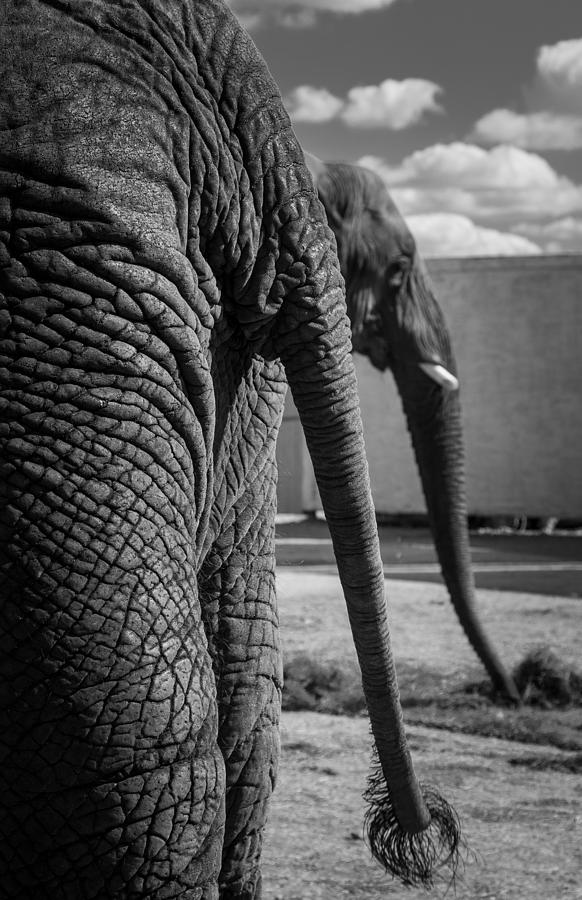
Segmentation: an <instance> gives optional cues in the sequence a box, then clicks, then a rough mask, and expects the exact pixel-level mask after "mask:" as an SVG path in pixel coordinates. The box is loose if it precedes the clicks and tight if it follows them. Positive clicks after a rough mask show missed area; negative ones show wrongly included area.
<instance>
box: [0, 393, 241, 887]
mask: <svg viewBox="0 0 582 900" xmlns="http://www.w3.org/2000/svg"><path fill="white" fill-rule="evenodd" d="M89 395H90V388H89V389H88V390H87V397H89ZM29 402H30V398H29ZM47 406H48V404H47ZM54 409H57V407H56V405H55V407H54ZM152 409H153V407H152ZM50 412H51V409H50V407H49V413H50ZM49 413H45V415H44V417H43V418H42V419H40V418H39V422H38V424H37V428H36V430H34V429H33V428H32V425H31V426H30V427H29V431H28V433H27V440H24V439H23V438H21V437H19V433H20V432H22V430H23V426H22V425H21V424H20V422H21V421H22V412H21V411H20V410H19V409H18V408H17V409H16V410H15V425H14V428H13V432H14V434H15V435H16V437H14V438H13V439H12V440H7V441H5V442H3V443H2V444H1V445H0V475H1V485H2V490H3V492H4V496H3V497H0V499H1V500H2V502H1V503H0V535H1V536H2V540H1V541H0V596H1V597H2V603H1V604H0V734H1V736H2V737H1V742H0V743H1V748H0V760H1V765H0V792H1V797H2V800H1V802H0V883H1V888H0V895H1V896H2V897H5V898H19V900H29V898H30V900H32V898H34V900H89V898H102V900H105V898H114V897H115V898H118V900H121V898H126V900H127V898H136V897H145V896H147V897H148V898H151V900H154V898H157V900H161V898H168V897H178V896H179V897H180V898H183V900H216V898H217V896H218V874H219V871H220V865H221V851H222V842H223V828H224V802H225V766H224V760H223V756H222V753H221V752H220V749H219V747H218V742H217V738H218V707H217V701H216V684H215V679H214V674H213V668H212V665H213V664H212V661H211V658H210V656H209V653H208V646H207V641H206V635H205V630H204V626H203V623H202V619H201V609H200V605H199V603H198V602H197V593H196V592H197V584H196V574H195V568H194V564H193V548H192V541H191V522H190V520H189V519H188V518H187V516H188V515H189V514H190V513H189V510H191V509H192V508H193V502H192V499H191V498H187V499H186V500H185V501H184V502H183V503H182V502H181V501H180V498H181V496H182V494H181V492H180V491H179V490H178V487H177V478H178V473H177V471H176V466H175V465H173V467H170V470H166V469H165V468H164V467H163V465H161V464H158V463H155V462H154V461H153V460H155V458H156V457H157V455H158V451H159V453H160V459H173V460H174V459H180V458H182V459H184V458H186V455H185V454H184V452H183V448H182V447H181V445H180V444H179V443H178V441H177V439H176V437H175V435H174V434H173V433H172V431H170V430H169V428H167V426H165V423H164V419H163V418H162V417H161V416H160V415H159V414H158V417H157V420H155V421H154V418H153V414H152V413H151V411H150V417H149V418H150V420H151V421H150V429H151V430H148V428H147V427H146V426H145V425H143V423H141V424H140V425H138V424H137V423H136V425H135V426H133V425H131V427H132V428H133V432H132V435H131V436H132V438H133V440H132V441H129V440H128V441H127V442H126V443H123V442H121V441H117V443H116V444H115V445H114V450H115V453H109V454H107V455H106V454H105V451H104V449H103V448H104V447H105V446H106V443H105V437H104V435H106V432H108V431H109V432H110V431H112V430H113V419H112V418H105V417H103V416H101V417H100V416H99V415H98V414H97V413H95V414H94V415H93V417H92V419H91V426H89V425H88V424H84V425H83V427H81V425H79V426H77V427H76V428H75V427H73V426H72V425H70V424H69V423H68V422H64V423H59V422H57V421H56V420H54V421H51V416H50V415H49ZM16 416H18V418H16ZM54 416H55V413H54V412H53V413H52V418H53V419H54ZM144 417H145V416H144ZM77 418H78V420H79V421H81V419H84V421H85V422H86V420H87V419H88V418H89V416H88V415H87V414H84V413H83V414H82V413H81V412H79V413H78V416H77ZM29 419H32V416H31V415H30V416H29ZM25 422H28V420H27V419H25ZM33 424H34V423H33ZM49 428H52V430H51V431H49ZM129 428H130V425H126V426H125V430H126V432H127V431H128V430H129ZM118 430H119V431H121V430H122V429H121V426H119V428H118ZM53 431H55V432H57V433H58V434H60V435H62V438H61V440H59V441H55V440H54V439H53V437H52V433H53ZM65 439H66V440H67V441H68V443H65ZM140 441H141V444H140V443H139V442H140ZM168 446H170V448H171V451H172V452H171V453H168ZM162 453H165V456H162V455H161V454H162ZM136 459H137V460H140V459H143V460H146V462H147V464H145V463H144V465H143V466H142V467H141V469H140V468H138V466H137V463H136ZM81 470H83V471H88V472H89V473H93V474H92V476H84V477H81V475H80V474H79V473H80V471H81ZM186 474H187V475H189V476H190V477H186V476H184V477H182V476H180V477H182V481H181V483H182V485H183V490H184V491H187V490H188V489H189V485H190V483H193V480H194V479H193V478H192V473H191V471H188V472H187V473H186Z"/></svg>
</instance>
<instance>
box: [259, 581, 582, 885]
mask: <svg viewBox="0 0 582 900" xmlns="http://www.w3.org/2000/svg"><path fill="white" fill-rule="evenodd" d="M278 585H279V608H280V617H281V629H282V636H283V643H284V653H285V656H286V658H289V657H291V656H293V655H295V654H297V653H304V652H306V653H308V654H309V655H313V656H314V657H315V658H316V659H318V660H335V661H338V660H345V661H346V664H351V661H352V660H353V651H352V647H351V638H350V634H349V626H348V624H347V618H346V614H345V612H344V609H343V600H342V599H341V593H340V590H339V586H338V582H337V579H336V578H335V577H334V576H332V575H329V574H325V573H318V572H316V571H311V572H308V571H305V570H300V569H296V568H285V569H280V570H279V573H278ZM388 592H389V602H390V611H391V621H392V636H393V644H394V650H395V656H396V660H397V665H398V664H399V663H400V664H401V669H402V671H403V672H404V673H405V674H404V680H407V679H408V680H409V679H410V678H414V672H415V670H416V669H418V670H420V671H421V673H422V678H423V681H424V682H426V677H427V673H428V675H429V676H430V673H433V676H434V679H435V684H437V685H438V691H441V692H442V690H444V689H446V690H447V691H449V690H452V689H454V688H455V686H458V685H460V684H462V683H463V682H466V681H467V680H472V679H475V680H478V679H479V678H482V677H483V675H482V671H481V670H480V668H479V665H478V663H477V662H476V660H475V659H474V657H473V653H472V651H471V649H470V648H469V646H468V645H467V643H466V640H465V638H464V636H463V634H462V632H461V630H460V628H459V625H458V623H457V621H456V619H455V616H454V613H453V612H452V609H451V607H450V605H449V602H448V600H447V597H446V594H445V591H444V588H443V587H442V586H441V585H438V584H424V583H419V582H403V581H391V582H390V583H389V585H388ZM479 607H480V611H481V614H482V617H483V619H484V621H485V622H486V625H487V628H488V630H489V631H490V633H491V636H492V638H493V639H494V641H495V643H496V645H497V647H498V649H499V651H500V654H501V656H502V658H503V659H504V660H505V661H506V663H507V664H508V665H509V666H512V665H514V664H515V663H516V662H517V661H518V660H520V659H522V658H523V656H524V655H525V653H526V652H527V651H528V650H530V649H531V648H532V647H535V646H539V645H540V644H544V645H549V646H550V647H552V649H553V650H554V651H555V652H557V653H558V655H559V656H560V658H562V659H564V660H568V661H571V662H572V663H578V660H579V647H578V645H577V641H578V640H579V637H580V634H582V603H581V601H580V600H579V599H575V598H567V597H549V596H541V595H534V594H517V593H510V592H507V591H504V592H501V591H483V590H481V591H480V592H479ZM409 686H410V685H408V686H407V685H405V684H404V683H402V688H403V693H405V691H406V690H408V688H409ZM443 686H444V687H443ZM469 705H470V704H469ZM412 712H415V716H414V718H415V721H418V716H417V715H416V710H410V713H412ZM433 714H434V710H433ZM490 714H491V716H493V717H496V718H498V719H499V720H505V719H506V718H507V717H511V716H512V715H514V714H513V713H511V712H509V711H507V710H503V709H499V708H495V707H491V709H490ZM562 714H563V716H564V720H563V724H564V729H565V731H564V734H566V735H567V739H566V740H562V739H561V740H557V741H556V740H554V736H555V734H558V732H560V729H561V724H562V723H561V719H560V716H561V715H562ZM515 715H516V716H523V715H524V713H516V714H515ZM525 715H526V716H528V717H529V718H527V719H526V720H525V721H527V722H529V723H531V731H532V739H535V740H537V741H538V743H529V739H530V737H529V735H527V734H526V738H527V740H528V742H527V743H526V742H523V741H522V742H517V741H515V740H511V741H509V740H503V739H499V738H495V737H484V736H481V735H473V734H463V733H458V732H457V731H456V730H455V727H456V722H455V716H456V717H457V719H458V724H459V726H460V727H461V726H462V722H463V719H464V712H463V710H462V709H458V710H456V711H455V712H454V713H453V714H451V713H450V712H449V713H448V715H447V717H446V721H443V722H442V723H439V724H440V725H441V726H443V725H444V726H446V727H438V728H434V727H426V726H424V725H410V726H409V729H408V730H409V735H410V742H411V749H412V753H413V759H414V762H415V766H416V769H417V772H418V773H419V775H420V777H421V778H422V779H423V780H429V781H431V782H433V783H435V784H437V785H438V786H439V788H440V789H441V790H442V792H443V793H444V794H445V796H446V797H447V799H449V800H450V801H451V802H453V804H454V805H455V807H456V808H457V811H458V813H459V815H460V816H461V819H462V823H463V828H464V833H465V837H466V839H467V841H468V843H469V845H470V847H471V850H472V851H473V855H472V856H471V857H470V858H469V859H468V861H467V864H466V866H465V870H464V873H463V874H462V875H461V877H460V878H459V879H458V881H457V884H456V888H455V891H454V892H453V890H452V889H450V890H449V892H448V893H447V886H446V884H444V885H441V886H439V887H438V888H436V889H435V890H434V891H433V892H431V894H430V896H435V897H444V896H447V897H453V896H456V897H457V898H459V900H472V898H476V900H582V779H581V778H580V775H579V774H576V772H579V771H580V768H579V762H580V751H581V750H582V713H580V712H579V711H574V712H572V710H570V711H568V710H564V711H563V713H562V712H558V713H556V712H555V711H553V712H550V711H547V713H546V711H544V710H541V711H540V710H538V711H534V712H532V711H531V710H530V711H528V712H527V713H526V714H525ZM547 716H554V718H553V719H548V718H547ZM406 718H407V720H408V721H410V718H411V715H407V716H406ZM544 720H545V721H544ZM554 723H556V724H555V726H554ZM522 724H523V723H522ZM538 726H539V728H538ZM451 729H452V730H451ZM544 729H545V730H544ZM509 730H510V731H511V729H509ZM522 731H523V728H522ZM536 731H538V732H539V733H537V735H534V732H536ZM554 733H555V734H554ZM540 735H541V737H540ZM281 737H282V760H281V768H280V774H279V780H278V785H277V789H276V792H275V796H274V799H273V802H272V807H271V814H270V821H269V826H268V833H267V838H266V846H265V853H264V866H263V871H264V883H265V898H266V900H312V898H322V900H335V898H348V897H350V898H361V900H363V898H367V900H380V898H385V897H394V898H405V897H406V898H410V900H416V898H420V897H426V896H427V894H426V892H424V891H421V890H416V889H410V888H403V887H401V886H400V885H398V884H397V883H395V882H394V881H392V880H391V879H389V878H387V877H386V876H385V875H384V874H383V873H382V871H381V870H380V869H379V868H378V867H377V865H376V864H375V863H374V862H373V861H372V860H371V859H370V855H369V852H368V851H367V848H366V847H365V845H364V843H363V841H362V839H361V822H362V814H363V801H362V799H361V793H362V790H363V788H364V786H365V780H366V773H367V768H368V758H369V745H370V740H369V736H368V723H367V720H366V719H365V718H363V717H359V718H347V717H343V716H330V715H323V714H318V713H312V712H286V713H284V715H283V723H282V732H281ZM540 740H541V741H542V742H541V743H539V741H540ZM560 746H566V747H569V748H571V749H569V750H563V749H560Z"/></svg>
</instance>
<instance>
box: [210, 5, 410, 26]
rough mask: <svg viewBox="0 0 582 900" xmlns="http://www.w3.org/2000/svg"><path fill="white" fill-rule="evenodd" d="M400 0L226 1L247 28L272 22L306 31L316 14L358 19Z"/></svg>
mask: <svg viewBox="0 0 582 900" xmlns="http://www.w3.org/2000/svg"><path fill="white" fill-rule="evenodd" d="M396 2H397V0H227V3H229V5H230V7H231V8H232V9H233V10H234V12H235V13H236V14H237V15H238V17H239V18H240V19H241V21H242V22H243V24H244V25H246V27H250V28H257V27H259V25H261V24H263V23H264V22H266V21H268V20H271V21H275V22H277V23H279V24H281V25H287V26H292V27H307V26H310V25H313V24H314V23H315V21H316V16H317V13H321V12H328V13H336V14H339V15H341V14H343V15H350V14H351V15H357V14H359V13H365V12H371V11H373V10H379V9H386V8H387V7H389V6H392V4H393V3H396Z"/></svg>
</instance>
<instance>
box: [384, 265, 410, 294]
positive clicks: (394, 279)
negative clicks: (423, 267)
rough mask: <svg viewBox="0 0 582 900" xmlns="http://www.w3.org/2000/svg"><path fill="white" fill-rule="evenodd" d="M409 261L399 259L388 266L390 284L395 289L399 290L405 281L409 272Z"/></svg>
mask: <svg viewBox="0 0 582 900" xmlns="http://www.w3.org/2000/svg"><path fill="white" fill-rule="evenodd" d="M408 268H409V266H408V261H407V260H405V259H399V260H397V261H396V262H393V263H391V264H390V265H389V266H388V271H387V273H386V274H387V280H388V284H389V285H390V287H391V288H394V290H399V289H400V288H401V287H402V284H403V283H404V279H405V278H406V274H407V272H408Z"/></svg>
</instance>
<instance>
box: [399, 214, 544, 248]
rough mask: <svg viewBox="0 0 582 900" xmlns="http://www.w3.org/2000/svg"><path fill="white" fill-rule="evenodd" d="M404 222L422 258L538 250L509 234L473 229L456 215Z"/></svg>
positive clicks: (526, 241) (465, 220)
mask: <svg viewBox="0 0 582 900" xmlns="http://www.w3.org/2000/svg"><path fill="white" fill-rule="evenodd" d="M406 221H407V223H408V227H409V228H410V230H411V232H412V234H413V235H414V238H415V240H416V243H417V246H418V249H419V251H420V253H421V254H422V255H423V256H425V257H428V256H433V257H434V256H531V255H533V254H537V253H541V252H542V251H541V248H540V247H539V246H538V245H537V244H535V243H533V241H531V240H528V238H526V237H522V236H521V235H519V234H513V233H511V232H502V231H497V230H495V229H493V228H483V227H480V226H478V225H475V223H474V222H472V221H471V219H469V218H467V216H461V215H458V214H456V213H428V214H426V215H413V216H407V217H406Z"/></svg>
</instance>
